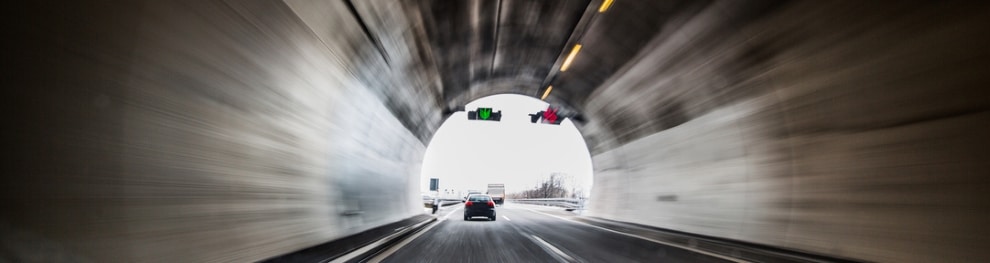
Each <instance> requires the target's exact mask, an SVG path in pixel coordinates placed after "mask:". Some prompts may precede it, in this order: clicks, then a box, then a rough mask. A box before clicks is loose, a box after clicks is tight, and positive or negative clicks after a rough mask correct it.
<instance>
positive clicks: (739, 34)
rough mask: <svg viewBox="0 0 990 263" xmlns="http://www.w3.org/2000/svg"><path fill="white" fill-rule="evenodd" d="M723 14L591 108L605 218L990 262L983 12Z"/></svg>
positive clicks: (852, 254) (700, 19) (864, 251)
mask: <svg viewBox="0 0 990 263" xmlns="http://www.w3.org/2000/svg"><path fill="white" fill-rule="evenodd" d="M736 4H739V5H742V4H744V3H739V2H736V3H734V2H732V1H727V2H719V3H716V4H714V5H712V7H710V8H708V9H707V10H705V11H703V12H702V13H701V14H699V15H697V16H694V17H690V18H687V19H684V20H683V21H684V22H683V23H682V24H679V25H677V26H672V27H671V29H669V30H672V31H667V32H665V33H663V34H661V35H659V36H658V37H656V38H655V39H653V40H652V42H651V43H650V44H649V45H648V48H646V49H644V51H642V52H641V53H640V54H639V55H638V58H637V60H636V62H635V63H631V64H629V65H627V66H626V67H624V68H623V70H622V71H621V72H620V73H619V74H616V76H613V77H612V78H611V79H609V81H608V82H607V83H606V84H605V85H604V86H603V87H602V88H600V89H599V90H597V91H596V92H595V94H594V95H593V96H591V99H589V100H588V102H587V103H586V108H587V114H588V116H589V117H590V119H591V121H590V122H589V123H588V124H587V125H585V126H584V127H583V128H582V132H583V134H585V137H586V138H588V141H589V144H590V145H589V147H590V148H591V149H592V152H593V162H594V166H595V184H594V189H593V194H592V199H593V201H592V206H591V208H590V209H591V211H590V212H591V214H592V215H595V216H599V217H603V218H608V219H614V220H619V221H626V222H633V223H638V224H644V225H649V226H655V227H661V228H666V229H673V230H679V231H684V232H689V233H695V234H702V235H708V236H715V237H722V238H728V239H733V240H741V241H747V242H753V243H758V244H765V245H772V246H777V247H783V248H789V249H795V250H799V251H806V252H811V253H816V254H823V255H831V256H836V257H844V258H851V259H858V260H866V261H879V262H946V261H951V262H980V261H982V260H985V259H986V258H987V255H988V254H987V251H990V247H988V244H990V239H988V237H990V231H988V228H987V227H986V226H985V222H990V213H988V211H990V199H987V193H988V191H990V177H987V175H988V174H990V163H988V162H987V160H988V157H990V156H988V155H987V152H986V149H990V138H988V137H987V136H986V135H987V134H990V128H988V127H990V126H988V125H987V124H988V123H990V111H988V109H990V90H988V89H987V88H986V87H987V84H988V83H990V75H986V72H987V69H988V66H987V65H988V63H987V61H988V60H987V59H988V58H990V56H988V51H987V50H986V48H985V47H986V46H988V44H990V41H988V37H987V36H988V32H987V30H988V28H987V27H986V26H985V25H987V24H990V21H988V20H987V18H988V17H990V16H988V14H990V12H988V8H987V5H985V4H978V3H966V2H941V3H928V4H920V3H911V4H894V3H857V2H830V3H821V2H811V1H808V2H792V3H789V4H786V5H783V6H781V7H780V8H779V9H778V10H774V11H773V12H771V13H770V14H771V15H768V16H766V17H761V18H759V19H754V20H747V19H745V18H746V15H745V12H746V11H747V10H746V8H744V7H743V6H735V5H736Z"/></svg>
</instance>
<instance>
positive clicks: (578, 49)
mask: <svg viewBox="0 0 990 263" xmlns="http://www.w3.org/2000/svg"><path fill="white" fill-rule="evenodd" d="M578 52H581V44H576V45H574V48H573V49H571V53H570V54H568V55H567V59H565V60H564V65H562V66H560V72H564V71H567V68H568V67H570V66H571V62H573V61H574V57H576V56H577V54H578Z"/></svg>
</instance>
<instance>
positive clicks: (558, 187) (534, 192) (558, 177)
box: [515, 173, 569, 198]
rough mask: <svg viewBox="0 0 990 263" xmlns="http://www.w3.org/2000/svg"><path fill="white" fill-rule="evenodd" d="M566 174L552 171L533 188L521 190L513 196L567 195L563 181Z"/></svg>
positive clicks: (550, 196)
mask: <svg viewBox="0 0 990 263" xmlns="http://www.w3.org/2000/svg"><path fill="white" fill-rule="evenodd" d="M567 178H568V176H567V175H566V174H561V173H552V174H550V177H549V178H546V179H544V180H543V181H541V182H539V183H537V184H536V186H535V187H533V189H530V190H526V191H523V192H522V193H519V194H516V195H515V196H518V197H521V198H562V197H567V196H568V194H569V193H568V191H567V188H566V187H565V183H566V180H567Z"/></svg>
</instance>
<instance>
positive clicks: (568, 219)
mask: <svg viewBox="0 0 990 263" xmlns="http://www.w3.org/2000/svg"><path fill="white" fill-rule="evenodd" d="M523 209H526V210H529V211H530V212H534V213H538V214H542V215H545V216H551V217H556V218H558V219H561V220H566V221H571V222H574V223H578V224H582V225H586V226H590V227H594V228H598V229H601V230H605V231H608V232H612V233H616V234H620V235H624V236H629V237H634V238H639V239H642V240H646V241H650V242H653V243H657V244H662V245H667V246H672V247H677V248H683V249H687V250H690V251H694V252H698V253H701V254H705V255H708V256H713V257H717V258H720V259H724V260H728V261H732V262H750V261H745V260H742V259H738V258H733V257H727V256H723V255H719V254H715V253H712V252H708V251H704V250H700V249H697V248H693V247H689V246H684V245H680V244H675V243H670V242H666V241H660V240H656V239H652V238H648V237H644V236H638V235H633V234H629V233H624V232H619V231H615V230H611V229H608V228H604V227H600V226H596V225H592V224H588V223H585V222H581V221H577V220H573V219H570V218H563V217H559V216H555V215H551V214H547V213H544V212H540V211H536V210H533V209H529V208H523Z"/></svg>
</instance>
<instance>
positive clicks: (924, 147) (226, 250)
mask: <svg viewBox="0 0 990 263" xmlns="http://www.w3.org/2000/svg"><path fill="white" fill-rule="evenodd" d="M352 2H353V7H354V8H353V11H348V10H350V9H349V8H348V6H347V5H346V4H345V3H344V1H313V2H309V1H296V0H287V1H284V2H275V1H260V2H220V1H195V2H187V3H173V2H158V1H148V2H133V3H114V4H108V3H93V4H90V3H81V2H77V3H55V4H51V3H18V5H19V6H17V7H18V10H23V12H19V14H20V15H17V16H5V19H10V20H12V21H8V22H6V23H4V24H5V25H7V26H10V27H12V30H11V32H14V35H15V36H16V37H13V38H12V39H10V40H9V42H7V44H9V45H11V47H10V48H9V50H13V51H12V52H11V53H12V55H11V57H10V63H11V64H12V65H17V66H18V67H16V69H15V70H12V71H9V73H12V74H10V75H11V76H9V82H8V83H12V86H14V87H16V88H11V90H10V91H9V92H10V94H8V96H5V99H6V100H8V101H9V102H7V103H4V104H3V106H4V107H5V112H8V113H10V115H11V116H12V119H11V120H10V121H9V124H11V127H13V128H9V129H4V137H3V138H4V140H5V142H6V143H5V145H9V148H8V150H6V151H5V152H4V154H5V160H6V163H5V165H4V166H3V167H4V169H5V177H4V179H3V180H4V182H3V184H2V185H3V186H4V187H5V191H0V195H2V196H3V203H2V204H0V205H2V206H3V211H4V216H3V218H2V221H3V222H0V231H4V233H5V234H4V235H3V238H4V239H5V241H10V240H14V242H3V244H4V245H8V244H21V243H19V242H20V240H29V241H30V243H32V244H46V245H45V246H43V247H42V248H40V249H41V250H44V251H40V252H39V251H27V250H8V251H21V252H23V253H27V254H28V255H36V254H32V253H35V252H37V253H44V254H45V255H56V256H61V257H62V258H69V259H75V258H80V259H83V260H85V259H90V260H91V261H141V260H147V259H148V258H154V259H155V260H163V261H256V260H260V259H264V258H268V257H271V256H274V255H278V254H282V253H287V252H290V251H294V250H298V249H301V248H305V247H309V246H312V245H315V244H319V243H321V242H325V241H327V240H333V239H337V238H341V237H344V236H347V235H351V234H355V233H358V232H361V231H363V230H367V229H370V228H373V227H376V226H380V225H383V224H386V223H388V222H393V221H396V220H400V219H402V218H404V217H407V216H410V215H414V214H416V213H418V212H419V211H418V209H416V208H418V207H417V200H416V192H418V188H419V187H418V182H417V180H416V178H418V173H419V171H420V168H421V167H420V164H421V163H422V158H423V156H422V155H423V153H424V151H425V147H426V143H427V142H428V141H429V139H430V137H431V136H432V134H433V132H435V131H436V129H437V128H438V127H439V125H440V124H441V123H442V121H443V120H444V116H443V114H444V113H443V112H444V107H453V106H459V105H461V104H460V103H461V102H464V103H465V104H466V103H467V102H468V101H469V100H473V99H474V98H476V97H472V96H481V95H486V94H493V93H497V92H510V93H518V94H523V95H528V96H536V95H538V94H539V92H540V90H541V89H542V88H544V87H539V86H537V85H536V84H535V83H536V82H535V81H532V82H529V83H522V84H519V85H506V86H503V87H501V88H492V89H489V88H482V89H481V90H475V91H471V90H470V89H473V88H472V87H473V86H472V85H471V84H476V83H482V85H484V82H483V81H480V82H474V83H468V82H457V81H454V82H453V83H455V84H456V83H460V84H465V85H453V84H450V83H451V82H450V80H448V81H447V82H445V78H446V77H450V76H449V74H451V73H450V72H448V71H445V69H449V68H458V67H461V66H463V67H470V65H460V64H456V63H459V62H458V61H461V60H458V59H462V58H450V61H445V60H444V57H443V56H438V53H435V52H434V51H436V49H437V48H443V47H444V46H442V45H440V46H437V45H436V43H435V42H433V41H435V40H436V38H435V36H436V35H433V34H434V33H437V31H431V30H436V29H437V28H436V26H435V25H434V24H433V23H434V22H436V20H437V19H443V18H444V17H446V16H445V15H450V14H451V13H443V12H447V11H439V12H440V13H436V14H434V13H431V12H432V11H431V12H424V10H440V9H442V8H439V7H441V6H439V5H441V4H443V3H442V1H435V2H417V1H352ZM502 2H503V3H505V5H504V6H503V7H502V8H505V9H506V10H512V4H513V3H520V2H518V1H511V0H503V1H502ZM479 3H480V2H479ZM579 3H580V2H579ZM588 3H595V1H589V2H588ZM485 4H490V3H487V2H486V3H485ZM526 4H532V3H530V2H526ZM541 4H547V5H561V6H575V5H578V4H574V2H572V1H556V2H555V1H544V2H542V3H541ZM435 7H436V8H437V9H433V8H435ZM736 7H739V8H736ZM465 8H468V9H466V10H461V9H457V10H453V11H450V12H459V11H458V10H461V11H470V12H475V13H477V14H480V15H479V16H477V18H479V19H489V20H497V19H496V18H497V17H500V15H499V14H496V13H495V12H497V8H496V9H491V10H490V9H488V8H481V7H480V6H479V7H465ZM472 8H474V9H472ZM581 8H584V7H581V6H577V7H575V9H573V10H569V11H568V12H565V13H566V14H563V15H562V18H564V19H560V21H563V22H560V23H558V24H546V25H540V26H539V27H516V29H520V30H523V29H526V28H540V29H539V30H544V31H538V32H542V33H547V34H563V35H566V34H570V33H571V32H574V31H572V30H570V29H572V28H575V27H578V26H577V25H574V24H572V23H575V21H576V23H578V24H580V23H582V22H581V21H583V20H584V19H583V18H582V19H577V18H574V16H578V17H581V16H582V12H581V11H582V10H581ZM613 8H614V9H613V10H612V11H609V12H612V13H606V15H601V16H596V17H597V18H595V19H591V20H589V22H588V23H589V24H592V25H593V26H590V27H588V28H586V31H584V32H583V35H584V36H585V37H587V38H593V39H594V40H596V41H602V42H603V43H605V44H603V45H604V47H601V48H598V49H586V51H593V50H598V51H601V52H602V53H601V54H598V53H584V54H586V55H594V56H582V57H579V58H589V57H590V58H608V59H603V60H602V61H596V60H588V59H583V60H578V61H580V63H589V64H585V65H583V66H582V64H575V65H574V67H573V68H572V69H571V70H570V71H568V72H569V73H568V74H574V75H581V77H582V78H579V79H574V81H573V82H568V81H567V78H566V77H567V76H560V78H557V79H554V78H553V77H550V78H549V79H551V81H550V82H553V81H557V80H559V81H562V82H560V83H570V84H561V85H559V86H557V87H556V88H559V90H558V91H564V90H566V91H568V92H558V93H554V94H551V100H559V101H562V102H565V104H567V105H570V106H571V107H573V108H575V109H577V110H579V111H580V112H581V113H582V114H584V115H585V116H586V117H587V120H588V121H587V122H586V123H583V124H579V125H578V126H579V129H580V131H581V134H582V135H583V136H585V138H586V142H587V144H588V148H589V149H590V151H591V154H592V156H593V159H592V160H593V162H594V169H595V176H596V177H595V179H596V180H598V181H597V182H596V183H595V191H598V192H599V193H597V194H594V196H595V197H596V198H601V199H599V200H596V202H595V205H596V207H592V208H593V210H592V211H593V212H594V211H595V210H597V211H598V212H594V213H598V214H597V215H598V216H601V217H604V218H610V219H615V220H620V221H627V222H638V223H641V224H645V225H649V226H654V227H661V228H668V229H674V230H680V231H685V232H692V233H698V234H705V235H711V236H718V237H724V238H728V239H734V240H741V241H746V242H752V243H757V244H761V245H768V246H777V247H783V248H787V249H796V250H800V251H807V252H810V253H818V254H826V255H832V256H836V257H842V258H852V259H858V260H865V261H891V262H931V261H979V260H981V259H983V258H985V257H986V256H985V255H986V252H985V251H990V248H987V246H988V245H990V242H986V237H987V236H990V233H988V232H987V231H988V230H987V228H986V227H982V222H986V221H990V218H988V214H987V213H985V211H986V210H987V207H988V203H987V202H988V201H987V200H988V199H986V198H985V192H986V187H987V185H988V182H987V180H986V176H985V175H986V174H988V167H987V161H986V159H987V158H986V154H985V149H987V148H990V141H988V137H987V136H985V134H988V133H990V131H988V130H987V126H986V125H985V124H986V123H988V122H990V117H988V114H987V109H988V108H990V107H988V105H990V102H988V100H987V98H988V97H990V96H988V93H987V92H988V89H986V88H985V87H986V86H987V85H986V84H987V83H988V82H990V81H988V75H986V74H985V72H983V71H982V70H981V69H984V68H986V63H987V62H986V61H987V60H986V59H985V58H987V57H988V56H987V52H988V50H987V49H986V48H985V47H986V46H990V40H988V38H987V37H986V36H988V35H990V32H987V27H985V26H983V25H986V24H990V21H987V20H988V19H990V15H987V10H988V9H987V7H986V4H985V3H979V2H968V3H967V2H953V3H937V4H924V3H906V4H902V3H861V2H830V3H820V2H779V1H706V2H697V1H683V2H653V1H621V0H619V1H616V2H615V6H614V7H613ZM522 10H523V11H520V12H519V13H517V14H519V16H518V17H520V18H527V17H536V18H538V17H539V15H541V14H542V13H541V12H539V11H532V12H531V13H527V12H524V11H525V10H531V9H522ZM532 10H536V9H532ZM546 10H552V8H550V9H546ZM482 11H484V12H482ZM545 12H550V11H545ZM550 13H553V12H550ZM568 14H569V15H568ZM584 14H587V12H585V13H584ZM613 14H619V15H613ZM455 15H456V14H455ZM455 17H458V16H455ZM713 17H714V18H718V19H713ZM498 19H500V18H498ZM479 21H480V20H479ZM502 21H505V20H502ZM520 21H528V20H525V19H521V20H520ZM534 21H537V20H534ZM456 22H463V23H460V25H465V26H467V27H470V28H477V30H479V31H477V32H475V31H471V30H467V31H463V32H467V34H474V35H477V36H483V37H477V38H462V37H461V36H457V35H454V36H450V38H449V39H446V40H451V39H454V40H456V39H469V41H468V42H469V43H461V44H463V45H477V47H478V49H477V50H475V51H474V52H498V51H495V49H494V47H495V45H488V44H485V43H483V42H485V41H487V40H492V41H494V38H495V36H497V35H496V33H495V32H490V31H492V30H494V29H495V28H496V27H497V26H498V23H497V22H493V23H489V22H485V23H480V22H479V23H470V21H467V22H465V21H459V20H458V21H456ZM513 22H518V21H513ZM596 23H597V24H596ZM483 25H488V26H487V27H486V26H483ZM594 25H597V26H594ZM472 30H474V29H472ZM431 32H432V33H431ZM457 32H462V31H457ZM478 32H481V33H478ZM499 32H502V33H498V34H506V35H512V34H515V33H518V32H515V31H513V32H515V33H513V32H509V31H499ZM488 33H491V36H492V37H491V38H492V39H488V38H489V37H488V35H489V34H488ZM500 39H502V41H503V42H504V43H503V44H505V43H508V45H506V46H503V47H500V48H498V50H502V52H516V51H513V50H512V49H511V47H517V48H521V49H525V48H526V45H527V44H528V43H525V42H521V41H520V42H516V41H514V40H512V39H513V38H511V37H508V38H500ZM546 39H558V40H559V39H566V38H557V37H553V38H546ZM472 41H473V42H472ZM513 43H514V45H513ZM483 44H484V45H483ZM489 44H491V43H489ZM572 44H574V41H572V40H571V39H567V41H565V42H563V43H546V45H541V46H544V47H545V46H558V47H560V48H561V49H560V50H565V51H566V50H567V47H569V46H571V45H572ZM608 44H614V46H612V48H611V49H609V47H610V46H608ZM458 45H460V44H458ZM482 46H484V47H486V48H481V47H482ZM590 47H591V46H589V48H590ZM539 50H544V49H539ZM547 50H549V49H547ZM383 51H384V53H383ZM527 52H529V51H528V50H519V51H518V53H519V54H526V53H527ZM533 52H540V51H533ZM542 52H549V51H542ZM561 53H562V54H561V55H560V56H557V57H556V58H555V59H556V61H553V60H550V61H535V62H534V61H530V62H533V63H531V65H537V66H539V65H542V66H543V67H545V68H547V69H554V68H557V67H558V65H559V64H560V60H561V57H562V56H563V55H566V54H564V53H566V52H561ZM495 55H497V54H492V53H484V54H482V55H481V56H478V57H480V58H485V57H494V56H495ZM551 55H553V54H551ZM609 55H613V56H609ZM509 57H514V56H509ZM534 57H535V56H534ZM541 57H542V56H541ZM548 57H553V56H548ZM463 61H467V60H463ZM754 61H756V62H758V63H755V65H753V64H754V63H752V62H754ZM447 62H454V63H455V64H450V65H445V64H444V63H447ZM576 63H577V62H576ZM475 64H478V65H481V66H479V68H470V69H468V70H467V71H469V72H478V73H479V74H481V75H484V73H485V71H486V69H487V70H488V71H489V72H491V71H490V69H488V68H485V67H484V65H485V64H486V63H475ZM472 65H474V64H472ZM489 65H491V64H490V63H489ZM507 65H508V66H511V63H510V64H507ZM444 66H447V67H444ZM596 67H598V68H597V69H600V70H598V71H584V70H589V69H596ZM605 67H608V68H605ZM722 73H731V74H729V75H726V74H722ZM479 76H480V75H479ZM712 76H731V78H714V77H712ZM461 77H463V76H453V78H461ZM454 80H456V79H454ZM480 80H487V79H485V78H480ZM607 80H608V81H609V82H608V83H606V81H607ZM458 81H460V80H458ZM542 84H543V83H540V85H542ZM476 88H477V87H474V89H476ZM534 91H535V92H534ZM466 94H474V95H466ZM561 94H565V95H561ZM668 108H670V109H669V110H668ZM630 112H635V114H630ZM654 113H655V114H654ZM362 180H367V181H362ZM381 182H386V183H381ZM348 191H349V192H348ZM380 192H401V193H402V194H403V195H407V196H408V198H409V200H407V202H405V203H406V204H405V205H406V206H408V208H409V209H408V210H405V209H398V210H396V211H394V212H387V211H386V212H383V211H380V210H379V208H381V207H380V205H381V204H382V201H383V200H384V199H383V197H382V195H381V194H380ZM602 193H604V194H602ZM609 193H621V194H609ZM628 200H643V201H642V202H641V203H639V204H641V205H642V207H647V208H650V209H653V210H651V211H655V212H650V213H640V212H639V211H638V210H637V208H638V207H635V206H630V205H628V204H626V203H628ZM6 233H11V235H7V234H6ZM35 248H36V249H37V247H35ZM17 249H20V248H17ZM24 251H26V252H24ZM15 261H16V260H15Z"/></svg>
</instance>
